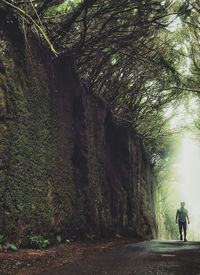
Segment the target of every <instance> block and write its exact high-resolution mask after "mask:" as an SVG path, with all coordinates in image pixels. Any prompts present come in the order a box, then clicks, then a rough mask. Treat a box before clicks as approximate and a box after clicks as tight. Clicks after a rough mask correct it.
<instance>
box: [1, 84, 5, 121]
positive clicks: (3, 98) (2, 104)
mask: <svg viewBox="0 0 200 275" xmlns="http://www.w3.org/2000/svg"><path fill="white" fill-rule="evenodd" d="M5 115H6V100H5V96H4V93H3V91H2V90H1V89H0V117H5Z"/></svg>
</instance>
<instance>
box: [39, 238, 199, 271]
mask: <svg viewBox="0 0 200 275" xmlns="http://www.w3.org/2000/svg"><path fill="white" fill-rule="evenodd" d="M65 274H69V275H132V274H136V275H145V274H148V275H150V274H153V275H154V274H157V275H174V274H175V275H200V242H181V241H146V242H140V243H136V244H128V245H123V246H120V247H117V248H116V247H115V248H111V249H109V250H106V251H105V252H102V253H98V254H95V255H93V256H92V257H91V258H90V257H88V258H87V259H85V260H82V261H78V262H74V263H71V264H67V265H63V266H61V267H59V268H57V269H55V270H50V271H48V272H43V273H41V274H40V275H65Z"/></svg>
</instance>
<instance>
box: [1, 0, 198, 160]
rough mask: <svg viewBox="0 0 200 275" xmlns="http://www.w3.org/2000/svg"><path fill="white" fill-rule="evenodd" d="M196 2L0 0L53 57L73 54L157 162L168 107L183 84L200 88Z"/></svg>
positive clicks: (92, 86)
mask: <svg viewBox="0 0 200 275" xmlns="http://www.w3.org/2000/svg"><path fill="white" fill-rule="evenodd" d="M199 5H200V4H199V3H198V1H195V0H191V1H190V0H187V1H173V0H163V1H157V0H131V1H130V0H101V1H97V0H82V1H81V0H76V1H75V0H74V1H72V0H67V1H63V0H60V1H55V0H40V1H37V0H24V1H23V0H21V1H18V0H12V1H11V0H0V11H2V10H3V11H5V10H6V11H7V12H8V14H7V20H8V21H9V20H10V21H12V18H15V19H17V20H18V22H19V25H20V26H21V28H22V30H23V31H24V32H27V33H29V32H32V33H34V35H36V36H38V37H39V38H40V39H41V41H43V42H44V43H46V44H47V45H48V46H49V47H50V48H51V50H52V52H53V54H54V56H55V58H56V57H57V56H58V55H71V56H73V59H74V66H75V69H76V71H77V73H78V74H79V76H80V79H81V81H83V82H84V83H85V85H87V87H88V89H89V90H90V91H91V92H93V93H95V94H96V95H98V96H100V97H101V98H102V99H103V101H104V102H105V103H106V104H107V105H108V106H110V108H111V110H112V112H113V114H114V116H115V117H116V118H117V119H118V120H119V121H121V122H122V123H124V124H125V125H127V126H129V127H132V129H134V131H135V132H136V133H137V134H138V135H140V136H141V137H142V140H143V141H144V145H145V147H146V150H147V151H148V153H149V156H150V158H151V160H152V162H156V161H157V160H158V159H159V157H160V156H161V155H162V154H163V151H164V150H166V144H167V143H168V142H169V140H170V138H171V130H170V127H169V118H166V116H165V110H166V108H167V107H168V106H169V105H171V104H173V105H175V106H176V105H177V104H179V103H180V101H181V100H182V99H183V98H184V97H185V94H186V93H185V91H186V90H187V91H190V90H191V91H193V92H194V91H195V92H196V93H199V92H198V89H197V87H198V82H199V80H198V79H199V77H198V76H199V73H200V63H199V53H198V50H197V49H198V43H199V35H200V33H199V29H200V21H199V18H198V14H199V10H200V6H199ZM177 19H179V20H181V22H182V24H183V25H182V28H181V29H180V30H178V31H176V32H174V31H172V30H171V27H170V26H171V25H173V24H176V20H177ZM184 60H190V63H191V74H192V75H185V74H184V73H183V66H184V62H186V61H184ZM187 62H189V61H187ZM187 62H186V63H187ZM186 65H187V64H186ZM173 131H174V130H173Z"/></svg>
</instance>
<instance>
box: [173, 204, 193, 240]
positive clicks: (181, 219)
mask: <svg viewBox="0 0 200 275" xmlns="http://www.w3.org/2000/svg"><path fill="white" fill-rule="evenodd" d="M186 220H187V221H188V224H189V223H190V220H189V216H188V211H187V209H185V203H184V202H181V208H179V209H177V212H176V223H178V226H179V233H180V240H181V241H182V240H183V236H182V230H183V232H184V242H186V241H187V239H186V232H187V225H186Z"/></svg>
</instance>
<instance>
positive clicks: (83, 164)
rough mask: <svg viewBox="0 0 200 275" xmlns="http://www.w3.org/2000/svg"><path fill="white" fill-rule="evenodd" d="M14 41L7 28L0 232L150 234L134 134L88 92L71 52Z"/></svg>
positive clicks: (146, 178)
mask: <svg viewBox="0 0 200 275" xmlns="http://www.w3.org/2000/svg"><path fill="white" fill-rule="evenodd" d="M5 37H6V35H5ZM29 39H30V38H29ZM20 41H21V40H20ZM0 42H1V43H3V42H2V40H0ZM14 43H15V42H14V40H12V39H11V40H10V41H9V39H8V38H6V39H5V41H4V44H6V46H7V47H6V48H5V49H4V50H2V51H0V213H2V214H1V215H0V232H2V233H3V234H5V235H6V236H7V237H8V238H9V239H10V240H12V241H13V242H18V241H19V240H20V241H22V242H24V243H25V240H26V239H28V238H29V237H30V236H33V235H42V236H47V237H48V238H51V237H52V238H53V236H54V235H55V234H58V233H59V234H61V235H62V237H63V238H67V239H69V238H70V237H83V236H87V235H95V236H100V235H101V236H102V235H104V236H110V235H113V234H116V233H119V234H121V233H123V234H126V233H127V232H129V231H130V228H131V230H132V232H134V234H137V235H140V236H143V237H144V236H146V235H149V236H150V235H152V228H153V226H154V220H153V219H154V216H153V214H152V213H153V212H154V205H153V196H152V171H151V169H150V168H149V165H147V160H146V159H145V157H144V154H143V149H142V147H141V143H140V142H139V141H138V139H136V138H135V137H134V135H131V134H130V133H129V131H128V130H127V129H123V128H120V127H118V126H116V125H115V123H114V122H113V120H112V115H111V113H110V112H109V110H108V109H107V108H106V107H105V106H104V104H103V103H102V102H101V100H100V99H99V98H97V97H94V96H93V95H91V94H86V93H85V90H84V89H83V87H82V86H81V85H80V82H79V80H78V79H77V76H76V74H75V73H74V71H73V69H72V64H73V62H72V60H71V59H70V58H69V57H68V58H66V57H62V56H61V57H59V58H57V59H56V60H55V61H54V62H52V57H51V56H50V55H49V53H48V52H47V51H46V49H43V48H42V47H41V48H40V45H39V43H38V42H37V41H36V40H34V39H32V40H31V39H30V41H29V44H31V46H32V47H31V48H30V46H29V45H26V43H25V42H23V40H22V42H20V43H21V44H20V45H15V44H14ZM142 196H143V197H144V198H142ZM145 228H146V229H145Z"/></svg>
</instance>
